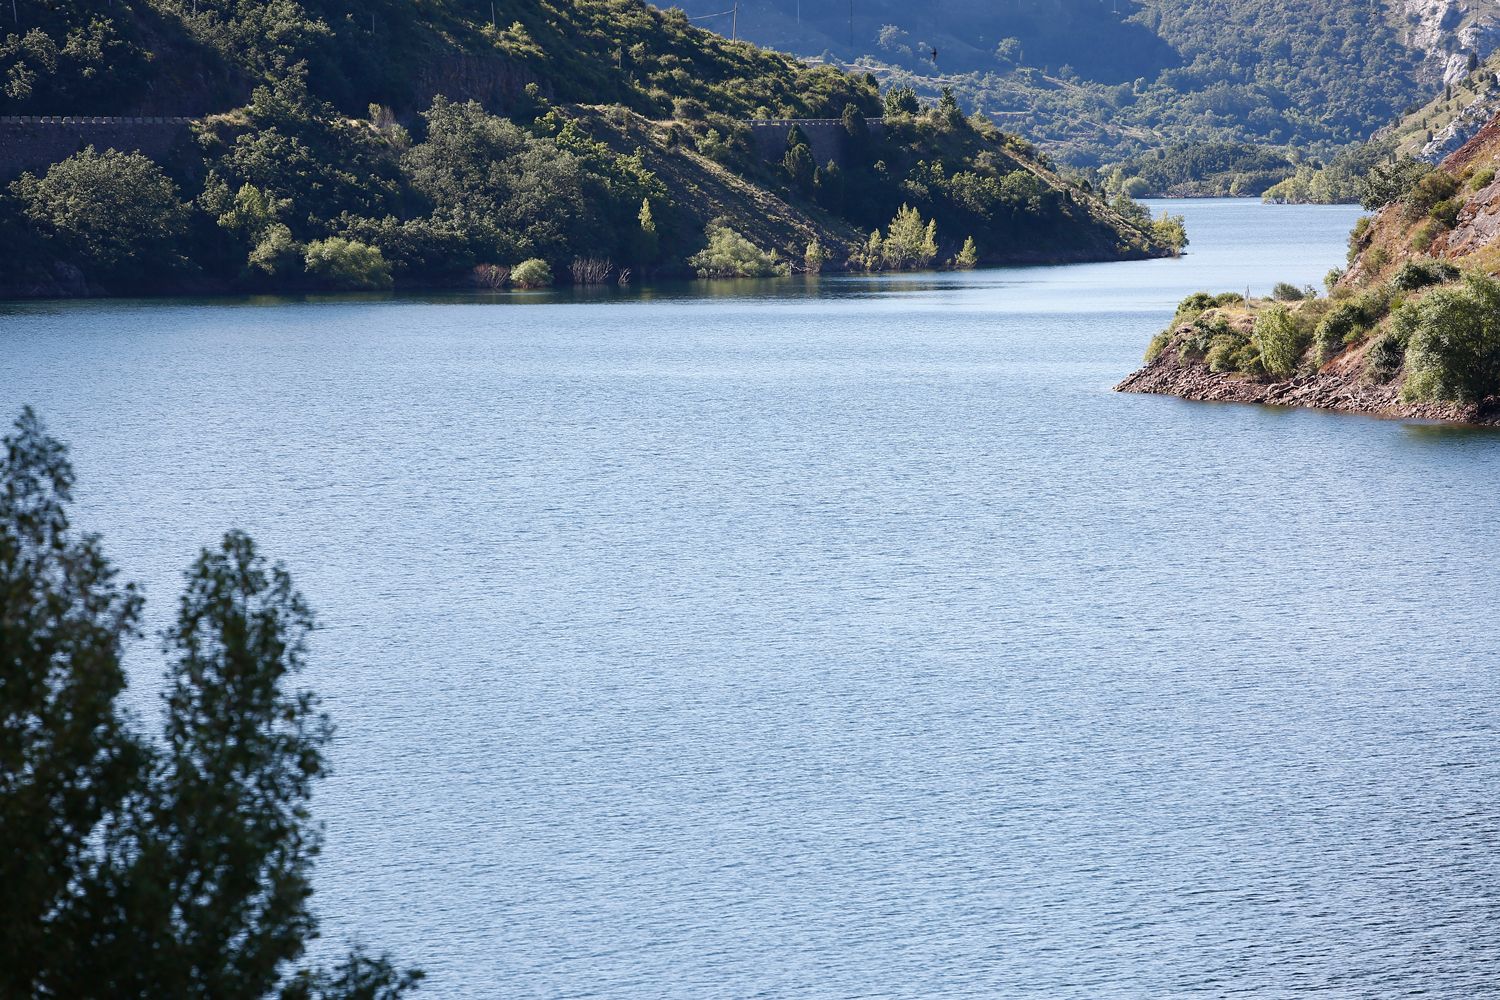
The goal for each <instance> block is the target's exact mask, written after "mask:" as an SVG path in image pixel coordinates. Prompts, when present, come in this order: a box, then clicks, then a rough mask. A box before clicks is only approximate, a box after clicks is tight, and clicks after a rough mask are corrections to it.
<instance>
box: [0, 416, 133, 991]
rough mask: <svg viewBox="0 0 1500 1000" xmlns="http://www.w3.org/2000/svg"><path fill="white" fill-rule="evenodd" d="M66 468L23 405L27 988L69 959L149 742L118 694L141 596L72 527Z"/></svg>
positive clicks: (18, 971)
mask: <svg viewBox="0 0 1500 1000" xmlns="http://www.w3.org/2000/svg"><path fill="white" fill-rule="evenodd" d="M72 491H73V469H72V466H71V465H70V464H69V462H68V459H67V451H66V449H65V448H64V447H63V445H62V444H61V443H59V442H58V441H56V440H54V439H52V438H50V437H48V436H47V435H46V433H45V432H44V430H43V428H42V425H41V422H40V421H39V420H38V419H37V417H36V414H35V413H33V412H32V411H31V409H30V408H27V409H25V410H22V411H21V416H20V419H19V420H17V421H16V425H15V433H14V434H12V435H11V436H9V437H7V438H6V439H5V450H4V455H3V458H0V885H3V886H4V887H5V888H4V891H3V892H0V995H4V996H11V997H24V996H33V995H36V994H37V993H39V992H40V991H41V989H42V988H43V987H44V985H45V984H48V983H51V982H52V981H54V980H55V979H56V977H57V969H56V963H58V962H59V960H60V959H61V960H64V961H65V960H66V958H67V956H66V955H64V954H62V952H63V948H61V947H60V944H61V943H63V942H60V941H59V939H60V938H64V937H65V934H64V928H65V927H66V926H67V924H68V920H69V917H70V915H71V913H72V908H73V907H74V906H76V905H77V902H78V899H79V896H80V894H87V893H97V892H98V891H99V885H100V883H99V880H98V877H97V876H98V869H99V865H100V859H99V857H98V853H97V850H96V848H95V846H94V839H95V836H96V832H97V831H98V830H99V829H100V828H101V826H102V825H103V824H104V823H105V821H106V819H107V818H110V817H113V816H115V815H117V814H118V812H119V811H120V809H121V808H122V804H123V803H124V802H125V801H126V799H127V798H128V797H130V796H131V795H132V794H134V793H135V792H136V791H137V790H138V789H139V779H140V775H141V770H142V768H143V766H144V761H145V756H146V748H145V747H144V746H143V745H142V744H141V743H140V742H139V741H138V740H137V739H136V738H135V737H134V736H133V735H132V734H131V733H130V732H129V731H128V729H127V728H126V726H125V723H124V720H123V719H122V717H121V715H120V712H119V710H118V708H117V707H116V703H115V700H116V698H117V697H118V696H119V694H120V692H121V691H123V690H124V688H125V671H124V669H123V667H122V666H121V657H122V655H123V652H124V646H125V642H126V641H127V640H128V639H130V638H133V637H134V636H135V635H136V634H137V631H138V626H139V620H140V611H141V603H142V601H141V597H140V594H139V593H138V592H137V591H136V590H135V588H134V587H131V586H129V585H124V586H122V585H120V584H118V583H116V581H115V573H114V570H113V568H112V567H111V566H110V565H109V562H108V561H107V560H106V559H105V557H104V554H103V551H102V548H101V546H100V543H99V539H98V538H97V537H95V536H92V535H84V534H80V533H78V532H77V531H75V530H73V528H72V525H71V523H70V519H69V516H68V505H69V503H71V501H72Z"/></svg>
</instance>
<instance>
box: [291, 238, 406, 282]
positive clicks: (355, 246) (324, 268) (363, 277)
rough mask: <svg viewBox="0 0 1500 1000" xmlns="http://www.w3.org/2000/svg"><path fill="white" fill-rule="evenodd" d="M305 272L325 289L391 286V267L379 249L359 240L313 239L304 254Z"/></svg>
mask: <svg viewBox="0 0 1500 1000" xmlns="http://www.w3.org/2000/svg"><path fill="white" fill-rule="evenodd" d="M303 260H304V263H305V266H306V268H307V273H308V274H309V275H311V276H312V277H313V279H314V280H315V281H316V282H317V283H318V284H320V285H322V286H324V287H326V288H337V289H341V290H344V291H375V290H377V289H382V288H390V287H391V269H390V267H389V266H388V265H387V264H386V262H385V257H384V256H382V255H381V253H380V251H379V250H378V249H377V248H375V247H372V246H370V245H368V244H366V243H360V242H359V241H358V240H346V239H344V238H343V237H341V236H333V237H330V238H329V239H326V240H314V241H313V242H311V243H309V244H308V245H307V252H306V254H305V255H304V258H303Z"/></svg>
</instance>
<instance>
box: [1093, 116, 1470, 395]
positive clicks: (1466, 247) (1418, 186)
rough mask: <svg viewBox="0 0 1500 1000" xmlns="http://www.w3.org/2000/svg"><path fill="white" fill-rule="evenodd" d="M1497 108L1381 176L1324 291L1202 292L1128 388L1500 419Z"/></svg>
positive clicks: (1185, 305)
mask: <svg viewBox="0 0 1500 1000" xmlns="http://www.w3.org/2000/svg"><path fill="white" fill-rule="evenodd" d="M1497 167H1500V118H1497V119H1492V120H1491V121H1490V122H1489V123H1488V124H1487V125H1485V127H1484V128H1483V129H1481V130H1480V132H1479V133H1478V134H1477V135H1475V136H1474V137H1473V138H1472V139H1470V140H1469V142H1467V143H1465V144H1464V145H1463V146H1462V147H1461V148H1460V149H1459V150H1457V151H1456V152H1454V153H1453V154H1451V155H1450V156H1448V157H1447V158H1446V159H1445V160H1444V161H1443V162H1442V164H1441V165H1440V166H1438V167H1437V168H1436V169H1430V168H1429V169H1427V170H1425V171H1421V170H1417V171H1411V170H1406V169H1402V170H1395V169H1391V170H1387V171H1378V172H1376V174H1375V175H1374V176H1375V178H1376V180H1377V182H1378V183H1377V185H1376V187H1377V188H1379V187H1380V186H1381V185H1384V190H1385V194H1386V198H1385V200H1386V202H1387V203H1386V204H1385V205H1384V206H1383V207H1381V208H1380V210H1379V211H1378V212H1377V213H1376V214H1375V215H1374V216H1373V217H1366V218H1363V219H1361V220H1360V223H1359V224H1358V225H1357V226H1356V227H1355V229H1354V232H1353V233H1352V234H1351V236H1350V242H1349V245H1350V253H1349V267H1348V268H1347V269H1346V270H1344V271H1339V272H1334V273H1333V274H1331V275H1330V282H1331V283H1330V289H1329V294H1328V295H1327V296H1320V295H1317V294H1316V293H1314V292H1312V290H1306V291H1299V290H1297V289H1291V288H1281V289H1278V292H1279V294H1278V295H1277V297H1276V300H1274V301H1266V300H1255V301H1250V302H1246V301H1244V300H1243V298H1242V297H1241V296H1238V295H1233V294H1230V295H1227V296H1218V297H1215V296H1211V295H1208V294H1206V293H1204V294H1200V295H1196V296H1193V297H1192V298H1190V299H1188V300H1186V301H1184V302H1183V303H1182V305H1181V306H1180V307H1179V310H1178V313H1177V316H1176V317H1174V319H1173V321H1172V324H1171V325H1170V326H1169V327H1168V328H1167V329H1166V330H1163V331H1162V333H1161V334H1159V335H1158V336H1157V338H1156V339H1155V340H1153V341H1152V343H1151V346H1150V348H1149V350H1148V351H1147V355H1146V358H1147V364H1146V366H1145V367H1144V368H1142V369H1141V370H1140V371H1138V372H1136V373H1135V374H1134V375H1132V376H1131V377H1130V378H1128V379H1126V380H1125V382H1123V383H1121V385H1120V388H1121V389H1122V390H1125V391H1130V392H1152V393H1164V394H1169V395H1177V396H1182V397H1185V398H1188V399H1214V400H1241V401H1248V402H1269V403H1278V404H1284V405H1298V406H1314V407H1324V408H1331V409H1342V410H1354V411H1359V412H1368V413H1378V414H1384V415H1392V416H1406V417H1419V418H1431V419H1444V420H1458V421H1466V422H1478V423H1500V281H1497V280H1496V275H1497V274H1500V181H1497V179H1496V178H1497V173H1496V170H1497Z"/></svg>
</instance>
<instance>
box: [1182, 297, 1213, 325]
mask: <svg viewBox="0 0 1500 1000" xmlns="http://www.w3.org/2000/svg"><path fill="white" fill-rule="evenodd" d="M1216 305H1218V300H1217V299H1215V298H1214V297H1213V296H1212V295H1210V294H1208V293H1207V292H1194V293H1193V294H1192V295H1189V296H1188V297H1187V298H1185V299H1183V300H1182V301H1181V302H1179V303H1177V311H1176V312H1175V313H1174V314H1173V315H1172V325H1173V326H1177V325H1180V324H1182V323H1191V322H1192V321H1193V320H1195V319H1197V318H1198V317H1199V316H1201V315H1202V314H1203V313H1205V312H1207V311H1208V310H1210V309H1212V308H1213V307H1214V306H1216Z"/></svg>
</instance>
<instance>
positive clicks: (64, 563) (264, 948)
mask: <svg viewBox="0 0 1500 1000" xmlns="http://www.w3.org/2000/svg"><path fill="white" fill-rule="evenodd" d="M3 448H4V451H3V454H0V885H4V887H5V891H4V892H0V994H3V995H5V996H8V997H104V996H110V997H115V996H118V997H126V996H130V997H243V998H247V1000H248V998H260V997H267V996H280V997H283V998H286V1000H296V998H329V1000H331V998H334V997H339V998H348V1000H356V998H363V1000H377V998H378V1000H391V998H395V997H398V996H400V995H401V994H402V993H404V992H406V991H407V990H409V989H410V988H411V987H413V986H414V985H415V984H416V983H417V981H418V979H420V974H418V973H414V972H403V971H400V970H399V969H397V968H396V967H395V966H394V965H392V963H391V961H390V960H389V959H388V958H385V957H372V956H369V955H366V954H365V953H364V952H363V951H360V950H358V949H356V950H355V951H354V952H352V953H351V954H350V955H349V957H348V958H347V959H346V960H345V961H344V962H343V963H341V964H339V965H337V966H336V967H334V968H332V969H327V968H316V967H304V968H301V969H299V968H297V963H299V962H300V961H301V960H302V959H303V957H304V952H305V950H306V947H307V944H308V942H309V941H310V940H311V939H312V938H313V937H314V936H315V935H316V932H317V921H316V918H315V916H314V914H313V912H312V910H311V908H310V906H309V897H310V896H311V894H312V887H311V883H310V875H311V870H312V864H313V860H314V858H315V857H316V855H317V853H318V849H319V842H320V833H319V828H318V826H317V825H316V824H315V823H314V822H313V821H312V819H311V816H310V814H309V812H308V803H309V799H310V797H311V794H312V789H313V786H314V784H315V783H316V782H317V780H318V779H319V778H320V777H321V776H322V775H323V772H324V768H325V764H324V752H323V751H324V746H325V745H326V744H327V742H328V739H329V737H330V735H331V732H332V729H331V726H330V723H329V720H328V717H327V716H326V715H325V714H324V713H323V712H322V711H321V710H320V709H319V707H318V702H317V699H316V698H315V697H314V696H313V694H312V693H311V692H309V691H306V690H302V689H299V688H296V687H295V684H296V682H297V678H298V674H299V672H300V671H301V668H302V666H303V660H304V657H305V655H306V648H305V641H306V638H307V635H308V633H309V631H310V630H311V629H312V627H313V618H312V615H311V613H310V612H309V610H308V608H307V605H306V603H305V602H304V601H303V599H302V597H301V596H300V595H299V594H298V593H297V591H296V590H295V589H294V588H293V586H292V583H291V580H290V578H289V577H288V575H287V574H286V572H285V571H284V570H283V569H282V568H281V567H280V566H271V565H268V564H267V563H266V561H265V560H264V558H262V557H261V556H260V555H258V554H257V552H256V550H255V546H254V545H253V544H252V542H251V541H250V539H249V538H247V537H246V536H244V535H243V534H239V533H231V534H229V535H227V536H225V538H224V540H223V542H222V543H221V544H220V545H219V546H216V547H215V548H213V549H207V550H204V552H203V553H202V554H201V555H200V556H199V558H198V559H197V560H196V561H195V562H194V563H193V565H192V566H191V567H190V568H189V570H188V572H187V578H186V589H185V591H184V593H183V595H182V597H181V599H180V601H179V603H178V614H177V620H176V623H175V624H174V625H172V626H171V627H170V628H168V629H167V630H166V632H165V634H164V635H163V636H162V640H163V649H164V651H165V654H166V656H167V665H166V685H165V695H164V699H163V707H164V713H163V714H164V718H163V720H162V728H161V732H160V734H159V735H158V736H156V737H152V736H150V735H148V734H147V733H145V732H143V731H141V730H140V729H139V727H138V726H137V724H136V723H135V722H134V720H133V719H131V718H130V717H129V716H128V715H127V713H126V712H125V710H124V709H123V708H122V707H121V705H120V696H121V694H122V692H123V691H124V688H125V682H126V680H125V671H124V668H123V666H122V657H123V656H124V653H125V649H126V646H127V644H129V643H130V642H131V641H132V640H134V639H136V638H138V637H139V632H140V622H141V613H142V603H143V602H142V598H141V594H140V592H139V590H138V589H137V588H135V587H134V586H132V585H129V584H125V585H122V584H120V583H118V582H117V581H116V579H115V572H114V570H113V568H112V567H111V566H110V564H109V561H108V560H107V559H106V558H105V556H104V553H103V550H102V548H101V546H100V543H99V539H98V537H97V536H94V535H89V534H85V533H82V532H80V531H78V530H77V529H75V528H74V527H73V526H72V524H71V520H70V515H69V505H70V502H71V499H72V488H73V469H72V467H71V465H70V464H69V462H68V459H67V453H66V449H65V448H64V447H63V446H62V444H60V443H59V442H58V441H56V440H55V439H53V438H51V437H49V436H48V435H47V434H46V432H45V431H44V429H43V428H42V426H41V424H40V422H39V421H38V420H37V418H36V416H35V414H33V413H32V412H31V411H30V410H26V411H23V412H22V414H21V417H20V419H19V420H18V421H17V422H16V425H15V430H14V433H12V434H11V435H10V436H8V437H6V438H5V440H4V443H3Z"/></svg>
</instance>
